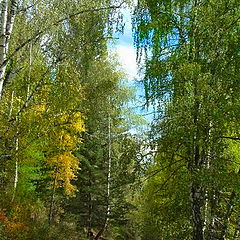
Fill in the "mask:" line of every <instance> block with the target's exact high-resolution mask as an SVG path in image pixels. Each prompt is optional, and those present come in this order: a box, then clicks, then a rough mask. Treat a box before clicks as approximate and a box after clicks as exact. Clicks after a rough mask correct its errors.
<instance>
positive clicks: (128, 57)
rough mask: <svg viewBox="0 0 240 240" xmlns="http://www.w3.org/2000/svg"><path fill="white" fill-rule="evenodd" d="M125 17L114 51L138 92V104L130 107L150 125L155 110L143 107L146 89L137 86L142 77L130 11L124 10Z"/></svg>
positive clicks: (135, 103)
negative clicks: (122, 30)
mask: <svg viewBox="0 0 240 240" xmlns="http://www.w3.org/2000/svg"><path fill="white" fill-rule="evenodd" d="M123 15H124V23H125V28H124V34H122V35H121V34H118V35H117V36H115V37H116V38H117V39H118V40H117V42H116V44H115V45H114V46H113V51H115V52H116V53H117V55H118V57H119V62H120V64H121V67H122V68H123V70H124V71H125V72H126V74H127V80H128V82H127V84H128V85H130V86H135V87H136V90H137V91H136V95H137V99H136V102H134V103H131V104H130V107H131V108H133V109H134V111H135V113H137V114H140V115H142V116H143V118H144V119H145V120H146V121H147V122H149V123H150V122H151V121H152V119H153V115H151V114H150V115H148V114H149V113H150V112H152V111H153V108H152V107H150V108H149V110H147V109H142V107H141V106H142V105H143V104H144V102H145V100H144V89H143V86H140V85H139V83H138V84H137V80H140V79H141V77H142V76H141V75H139V74H138V66H137V63H136V49H135V48H134V44H133V36H132V24H131V11H130V9H124V10H123Z"/></svg>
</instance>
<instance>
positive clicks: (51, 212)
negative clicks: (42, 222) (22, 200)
mask: <svg viewBox="0 0 240 240" xmlns="http://www.w3.org/2000/svg"><path fill="white" fill-rule="evenodd" d="M57 174H58V173H57V169H56V174H55V177H54V182H53V188H52V194H51V200H50V207H49V213H48V224H49V225H51V224H52V219H53V208H54V200H55V192H56V186H57Z"/></svg>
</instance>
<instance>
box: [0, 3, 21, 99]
mask: <svg viewBox="0 0 240 240" xmlns="http://www.w3.org/2000/svg"><path fill="white" fill-rule="evenodd" d="M10 4H11V5H10V10H9V11H8V8H9V6H8V5H9V3H8V1H7V0H2V1H1V29H0V34H1V36H0V98H1V97H2V92H3V84H4V77H5V73H6V66H7V54H8V49H9V40H10V37H11V34H12V30H13V25H14V20H15V16H16V9H17V0H11V1H10Z"/></svg>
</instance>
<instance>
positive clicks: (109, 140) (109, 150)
mask: <svg viewBox="0 0 240 240" xmlns="http://www.w3.org/2000/svg"><path fill="white" fill-rule="evenodd" d="M111 148H112V146H111V117H110V114H109V116H108V178H107V200H108V206H107V219H106V226H107V224H108V221H109V216H110V212H111V207H110V187H111V170H112V156H111V152H112V149H111Z"/></svg>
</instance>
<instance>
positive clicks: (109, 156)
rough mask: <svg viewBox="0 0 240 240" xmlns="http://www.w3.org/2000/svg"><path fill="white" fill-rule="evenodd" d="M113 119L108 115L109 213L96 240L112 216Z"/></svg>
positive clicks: (96, 239)
mask: <svg viewBox="0 0 240 240" xmlns="http://www.w3.org/2000/svg"><path fill="white" fill-rule="evenodd" d="M111 135H112V133H111V117H110V114H109V115H108V175H107V212H106V220H105V223H104V226H103V228H102V229H101V230H100V231H99V232H98V234H97V235H96V237H95V238H94V239H95V240H98V239H99V238H100V237H101V236H102V234H103V233H104V232H105V231H106V229H107V227H108V223H109V219H110V214H111V205H110V195H111V189H110V188H111V175H112V156H111V154H112V149H111V148H112V143H111Z"/></svg>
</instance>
